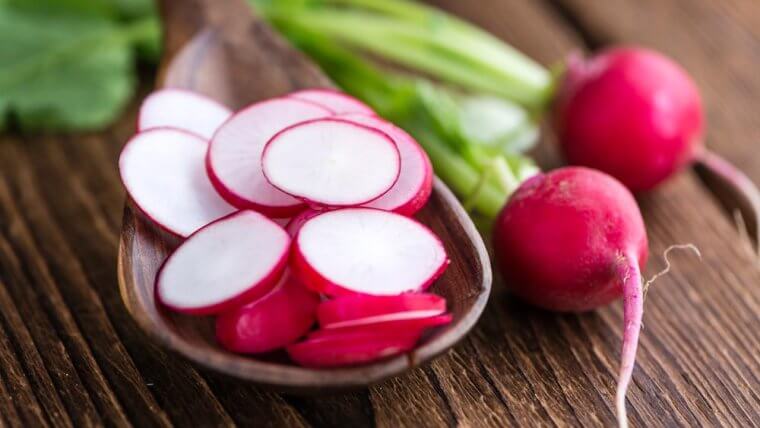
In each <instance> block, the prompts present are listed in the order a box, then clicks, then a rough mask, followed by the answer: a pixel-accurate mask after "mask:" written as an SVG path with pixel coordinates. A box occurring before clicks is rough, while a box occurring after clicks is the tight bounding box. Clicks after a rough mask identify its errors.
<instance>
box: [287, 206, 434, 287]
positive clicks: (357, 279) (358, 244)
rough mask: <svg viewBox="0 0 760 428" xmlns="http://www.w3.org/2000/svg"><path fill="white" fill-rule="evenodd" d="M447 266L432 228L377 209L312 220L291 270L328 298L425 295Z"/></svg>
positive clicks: (344, 211)
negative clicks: (413, 293) (423, 293)
mask: <svg viewBox="0 0 760 428" xmlns="http://www.w3.org/2000/svg"><path fill="white" fill-rule="evenodd" d="M448 262H449V261H448V258H447V256H446V251H445V250H444V248H443V244H442V243H441V241H440V240H439V239H438V237H436V236H435V235H434V234H433V232H432V231H430V229H428V228H427V227H425V226H423V225H422V224H420V223H418V222H416V221H414V220H412V219H411V218H409V217H404V216H402V215H399V214H395V213H391V212H387V211H381V210H376V209H373V208H345V209H340V210H335V211H328V212H325V213H322V214H320V215H318V216H316V217H314V218H312V219H310V220H308V221H307V222H306V223H305V224H304V225H303V226H302V227H301V230H300V231H299V232H298V236H297V237H296V239H295V245H294V248H293V255H292V267H293V269H294V271H295V273H296V274H298V275H299V277H300V278H301V280H302V281H303V283H304V284H306V285H307V286H309V287H311V288H312V289H314V290H315V291H317V292H320V293H325V294H327V295H329V296H340V295H346V294H352V293H361V294H370V295H376V296H388V295H396V294H401V293H405V292H412V291H420V290H424V289H425V288H427V287H428V286H429V285H430V284H432V283H433V281H435V279H436V278H438V277H439V276H440V275H441V274H442V273H443V271H444V270H445V269H446V266H447V265H448Z"/></svg>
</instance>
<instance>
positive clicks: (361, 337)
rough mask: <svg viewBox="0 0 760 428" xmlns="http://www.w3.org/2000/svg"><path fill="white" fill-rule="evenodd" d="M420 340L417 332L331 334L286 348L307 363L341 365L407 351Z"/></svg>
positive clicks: (306, 364) (304, 364)
mask: <svg viewBox="0 0 760 428" xmlns="http://www.w3.org/2000/svg"><path fill="white" fill-rule="evenodd" d="M418 340H419V337H418V336H415V335H398V334H392V335H385V334H378V333H365V334H355V333H346V334H332V335H329V336H325V337H317V338H310V339H307V340H305V341H303V342H300V343H296V344H294V345H290V346H288V348H287V350H288V355H290V358H292V359H293V361H295V362H296V363H298V364H300V365H302V366H305V367H317V368H319V367H322V368H326V367H340V366H350V365H357V364H366V363H369V362H372V361H374V360H378V359H382V358H388V357H392V356H395V355H399V354H402V353H404V352H408V351H410V350H412V349H413V348H414V346H415V345H416V343H417V341H418Z"/></svg>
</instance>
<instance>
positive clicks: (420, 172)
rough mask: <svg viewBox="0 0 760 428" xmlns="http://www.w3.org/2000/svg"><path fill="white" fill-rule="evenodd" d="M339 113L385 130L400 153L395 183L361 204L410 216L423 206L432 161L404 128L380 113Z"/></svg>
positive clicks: (427, 195)
mask: <svg viewBox="0 0 760 428" xmlns="http://www.w3.org/2000/svg"><path fill="white" fill-rule="evenodd" d="M340 117H341V118H345V119H347V120H350V121H352V122H356V123H360V124H363V125H367V126H370V127H373V128H375V129H378V130H380V131H382V132H384V133H385V134H387V135H388V136H389V137H391V139H392V140H393V141H394V142H395V143H396V146H397V147H398V151H399V154H400V155H401V172H400V174H399V177H398V180H397V181H396V184H394V185H393V187H392V188H391V189H390V190H389V191H388V192H386V193H385V194H384V195H383V196H381V197H379V198H377V199H375V200H374V201H372V202H370V203H367V204H365V205H364V206H366V207H370V208H378V209H381V210H386V211H393V212H396V213H399V214H401V215H405V216H412V215H414V214H415V213H416V212H417V211H419V210H420V209H422V207H423V206H425V204H426V203H427V201H428V199H430V194H431V193H432V191H433V165H432V164H431V163H430V158H429V157H428V155H427V153H425V150H423V149H422V147H420V145H419V144H417V141H415V139H414V138H412V136H411V135H409V134H407V133H406V131H404V130H403V129H401V128H399V127H397V126H396V125H394V124H392V123H390V122H388V121H385V120H383V119H380V118H379V117H375V116H366V115H361V114H347V115H341V116H340Z"/></svg>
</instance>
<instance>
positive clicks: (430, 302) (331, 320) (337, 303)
mask: <svg viewBox="0 0 760 428" xmlns="http://www.w3.org/2000/svg"><path fill="white" fill-rule="evenodd" d="M444 312H446V299H444V298H443V297H441V296H437V295H435V294H431V293H407V294H399V295H395V296H368V295H363V294H356V295H349V296H344V297H338V298H336V299H332V300H328V301H325V302H322V303H321V304H320V305H319V308H318V310H317V318H318V319H319V324H320V325H321V326H322V327H323V328H339V327H350V326H355V325H361V324H372V323H381V322H386V321H397V320H407V319H419V318H429V317H434V316H437V315H441V314H443V313H444Z"/></svg>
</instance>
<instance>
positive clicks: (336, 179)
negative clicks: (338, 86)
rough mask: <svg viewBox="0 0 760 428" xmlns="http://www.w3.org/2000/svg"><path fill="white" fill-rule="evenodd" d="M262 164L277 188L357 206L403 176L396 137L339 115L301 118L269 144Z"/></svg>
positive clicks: (331, 203) (314, 199)
mask: <svg viewBox="0 0 760 428" xmlns="http://www.w3.org/2000/svg"><path fill="white" fill-rule="evenodd" d="M261 169H262V171H263V173H264V176H265V177H266V179H267V181H269V183H271V184H272V185H273V186H274V187H276V188H277V189H279V190H281V191H283V192H284V193H287V194H289V195H293V196H295V197H297V198H299V199H302V200H304V201H306V202H308V203H310V204H314V205H318V206H326V207H338V206H358V205H362V204H364V203H367V202H370V201H372V200H374V199H377V198H379V197H380V196H382V195H383V194H385V193H386V192H387V191H388V190H389V189H390V188H391V187H393V185H394V184H395V183H396V181H397V180H398V177H399V174H400V171H401V156H400V154H399V151H398V148H397V147H396V143H394V142H393V140H392V139H391V138H390V137H389V136H388V135H386V134H385V133H383V132H381V131H378V130H377V129H374V128H371V127H368V126H364V125H361V124H357V123H354V122H350V121H347V120H343V119H337V118H322V119H315V120H310V121H305V122H301V123H298V124H295V125H293V126H290V127H288V128H285V129H283V130H282V131H280V132H279V133H277V134H276V135H275V136H273V137H272V139H271V140H269V142H268V143H267V144H266V147H265V148H264V153H263V154H262V156H261Z"/></svg>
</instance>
